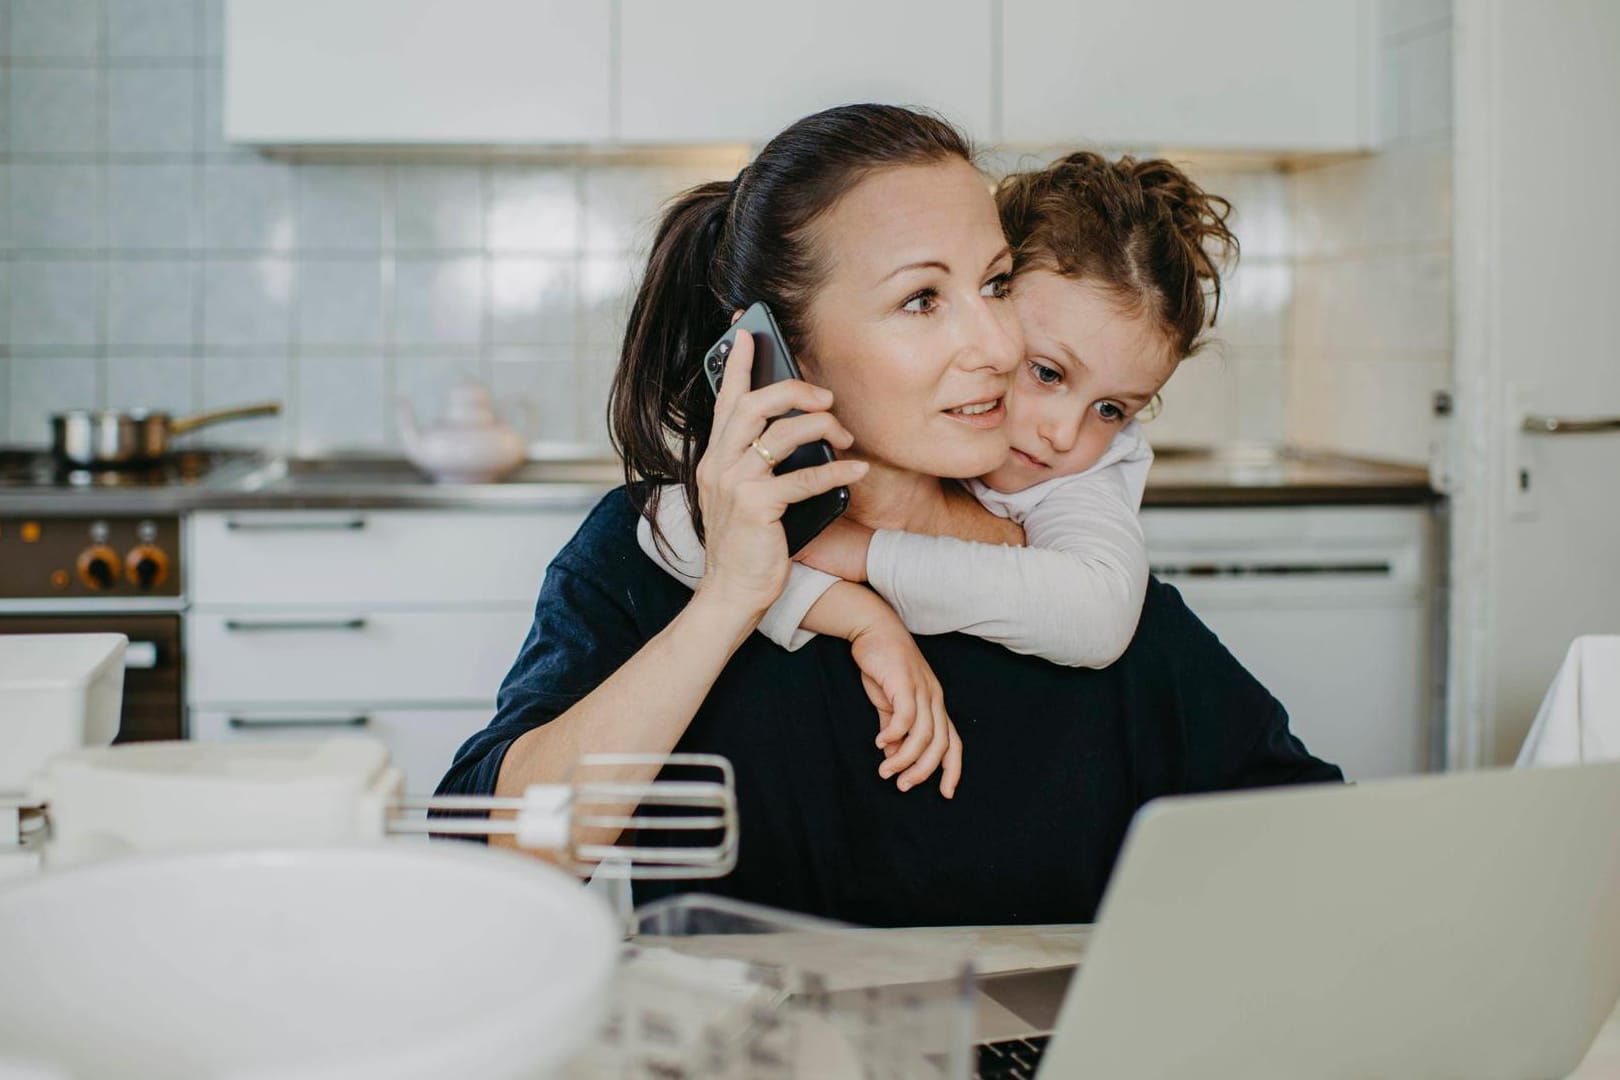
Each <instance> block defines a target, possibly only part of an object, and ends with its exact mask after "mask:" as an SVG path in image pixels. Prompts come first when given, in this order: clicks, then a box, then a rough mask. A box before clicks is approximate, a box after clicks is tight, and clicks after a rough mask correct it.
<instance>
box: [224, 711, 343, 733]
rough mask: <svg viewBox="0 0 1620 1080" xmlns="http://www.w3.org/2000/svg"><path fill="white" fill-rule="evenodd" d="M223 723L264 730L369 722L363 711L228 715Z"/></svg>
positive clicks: (239, 728)
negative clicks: (341, 714)
mask: <svg viewBox="0 0 1620 1080" xmlns="http://www.w3.org/2000/svg"><path fill="white" fill-rule="evenodd" d="M225 723H226V724H227V725H228V726H230V727H231V728H233V729H235V730H237V731H264V730H268V729H271V728H280V729H286V728H357V727H365V726H366V725H367V724H369V723H371V717H370V716H367V715H366V714H364V713H357V714H355V715H353V716H230V717H226V719H225Z"/></svg>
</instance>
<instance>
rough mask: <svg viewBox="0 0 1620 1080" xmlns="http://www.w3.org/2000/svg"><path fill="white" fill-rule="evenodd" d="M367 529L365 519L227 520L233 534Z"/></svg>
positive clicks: (227, 525) (226, 523) (226, 526)
mask: <svg viewBox="0 0 1620 1080" xmlns="http://www.w3.org/2000/svg"><path fill="white" fill-rule="evenodd" d="M365 527H366V519H365V518H363V517H354V518H339V519H336V520H333V519H330V518H310V519H308V520H303V521H275V520H271V521H257V520H254V519H252V518H226V519H225V528H227V529H229V530H230V531H231V532H352V531H354V530H356V529H363V528H365Z"/></svg>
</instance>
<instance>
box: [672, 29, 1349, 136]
mask: <svg viewBox="0 0 1620 1080" xmlns="http://www.w3.org/2000/svg"><path fill="white" fill-rule="evenodd" d="M683 6H684V5H683ZM929 24H930V25H933V20H932V19H931V18H930V20H929ZM1376 44H1377V35H1376V27H1375V12H1374V11H1373V9H1372V3H1371V0H1311V2H1309V3H1301V2H1300V0H1226V2H1225V3H1218V4H1217V3H1211V2H1210V0H1152V2H1151V3H1122V2H1119V0H1003V2H1002V54H1001V68H1002V124H1001V128H1002V131H1001V135H1002V138H1003V139H1004V140H1005V141H1007V142H1010V143H1022V144H1032V143H1035V144H1051V143H1067V142H1073V141H1077V140H1078V141H1085V142H1092V143H1101V144H1106V145H1114V146H1148V147H1154V146H1170V147H1177V148H1185V149H1202V148H1212V149H1222V150H1254V151H1273V150H1275V151H1331V150H1358V149H1366V148H1369V147H1371V146H1372V145H1373V144H1374V141H1375V136H1376V126H1375V117H1376V115H1377V98H1376V95H1375V85H1376V81H1375V74H1376V70H1375V66H1376V55H1375V47H1376Z"/></svg>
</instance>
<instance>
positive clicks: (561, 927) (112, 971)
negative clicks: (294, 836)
mask: <svg viewBox="0 0 1620 1080" xmlns="http://www.w3.org/2000/svg"><path fill="white" fill-rule="evenodd" d="M618 942H619V933H618V931H617V928H616V926H615V924H614V921H613V918H612V916H611V915H610V913H609V912H608V909H607V908H606V906H605V905H603V904H602V903H601V902H600V901H599V900H597V899H596V898H595V897H593V896H591V895H590V894H589V893H587V892H586V890H585V889H584V888H582V887H581V886H580V885H579V884H578V883H577V882H576V881H574V880H573V879H572V878H570V877H568V876H567V875H566V874H564V873H562V872H561V871H559V870H556V869H554V868H552V867H549V866H546V865H544V864H541V863H538V862H536V861H534V860H532V859H529V858H526V857H523V856H518V855H511V854H507V853H505V852H499V851H488V850H485V849H482V848H476V849H475V848H473V847H472V846H471V845H467V846H465V847H464V846H462V845H459V844H454V845H452V844H448V843H443V844H435V845H431V846H425V847H423V846H416V845H404V844H377V845H373V846H369V847H354V848H324V849H319V850H285V851H258V852H230V853H198V854H185V855H165V856H153V857H141V858H128V859H121V860H113V861H109V862H103V863H97V864H93V865H88V866H84V867H80V868H75V869H71V870H65V871H59V872H56V873H49V874H45V875H43V876H41V877H38V878H35V879H32V880H29V881H26V882H24V883H22V884H20V885H16V886H12V887H8V888H5V889H0V956H3V957H5V962H4V963H0V1077H4V1076H6V1075H8V1068H9V1069H10V1070H11V1071H12V1073H14V1074H16V1075H32V1074H30V1073H29V1072H28V1069H30V1068H33V1069H36V1070H40V1069H42V1070H43V1072H42V1073H41V1074H42V1075H52V1074H53V1073H60V1074H62V1075H69V1076H74V1077H78V1078H86V1077H103V1076H107V1077H111V1076H116V1077H120V1078H128V1080H144V1078H155V1077H164V1078H172V1080H185V1078H192V1077H205V1076H206V1077H233V1078H248V1077H251V1078H253V1080H272V1078H273V1080H282V1078H288V1080H290V1078H292V1077H298V1078H300V1080H325V1078H332V1080H336V1078H338V1077H342V1078H345V1080H351V1078H352V1080H370V1078H378V1080H380V1078H384V1077H386V1078H389V1080H410V1078H415V1077H421V1078H424V1080H425V1078H430V1077H431V1078H434V1080H440V1078H443V1077H448V1076H478V1077H491V1078H493V1077H519V1076H522V1077H532V1076H543V1075H547V1073H548V1072H549V1071H550V1070H553V1069H555V1068H557V1067H558V1066H560V1065H561V1064H563V1063H564V1062H566V1061H567V1060H568V1059H569V1058H570V1057H572V1056H574V1055H575V1054H576V1053H577V1052H578V1051H579V1050H580V1049H581V1048H582V1047H583V1046H584V1044H585V1043H586V1042H587V1041H588V1040H590V1039H591V1038H593V1037H594V1036H595V1035H596V1033H597V1031H598V1029H599V1028H600V1026H601V1024H602V1022H603V1020H604V1018H605V1017H606V1015H607V1007H608V995H609V989H610V984H611V981H612V975H613V970H614V964H615V960H616V956H617V949H618ZM407 946H408V947H407Z"/></svg>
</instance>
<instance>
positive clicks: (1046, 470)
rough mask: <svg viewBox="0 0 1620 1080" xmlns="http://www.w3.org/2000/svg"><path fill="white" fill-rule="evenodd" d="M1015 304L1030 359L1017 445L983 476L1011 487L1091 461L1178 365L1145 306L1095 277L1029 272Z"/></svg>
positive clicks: (1017, 401) (1015, 414)
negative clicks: (1117, 295) (1121, 299)
mask: <svg viewBox="0 0 1620 1080" xmlns="http://www.w3.org/2000/svg"><path fill="white" fill-rule="evenodd" d="M1013 306H1014V308H1015V309H1016V310H1017V312H1018V321H1019V323H1020V325H1021V326H1022V327H1023V331H1024V357H1023V364H1022V367H1021V368H1020V370H1019V371H1018V373H1017V374H1016V375H1015V376H1014V377H1013V381H1012V386H1011V388H1010V389H1009V390H1008V394H1007V438H1008V442H1009V443H1010V444H1011V452H1010V453H1009V454H1008V455H1007V457H1006V459H1005V460H1004V461H1002V462H1001V463H999V464H998V466H997V467H996V468H994V469H992V470H990V471H988V472H987V473H986V474H985V475H984V476H983V477H982V478H981V479H982V480H983V481H984V483H985V484H986V485H988V486H989V487H991V488H993V489H994V490H996V491H1000V492H1003V493H1006V492H1014V491H1022V490H1024V489H1025V488H1027V487H1030V486H1032V485H1034V484H1038V483H1040V482H1041V481H1043V480H1050V479H1052V478H1053V477H1057V476H1070V475H1073V474H1074V473H1077V472H1084V471H1085V470H1086V469H1088V468H1090V467H1091V466H1092V465H1093V464H1094V463H1095V462H1096V461H1097V459H1098V458H1100V457H1102V455H1103V452H1104V451H1105V450H1107V449H1108V444H1109V443H1110V442H1111V441H1112V440H1113V438H1114V435H1115V434H1116V433H1117V432H1118V431H1119V429H1120V428H1122V427H1123V426H1125V423H1126V421H1128V420H1130V419H1131V418H1132V417H1133V416H1135V415H1136V414H1137V413H1138V412H1140V411H1142V409H1143V408H1145V407H1146V406H1147V404H1148V402H1150V401H1152V400H1153V395H1154V394H1156V393H1158V392H1159V388H1160V387H1162V386H1163V385H1164V384H1165V380H1167V379H1169V378H1170V374H1171V372H1173V371H1174V370H1175V367H1176V362H1175V357H1174V356H1173V355H1172V354H1171V350H1170V343H1169V341H1168V340H1167V339H1166V337H1165V335H1164V333H1163V332H1162V331H1161V330H1160V329H1159V328H1158V327H1157V326H1156V325H1155V324H1154V322H1153V320H1152V318H1151V317H1149V316H1148V314H1147V313H1146V312H1140V311H1136V312H1133V311H1129V310H1123V309H1121V307H1120V306H1119V304H1118V302H1117V301H1116V300H1115V299H1114V298H1113V297H1112V296H1110V295H1109V294H1108V292H1107V291H1105V290H1103V289H1101V288H1098V287H1097V286H1096V285H1093V284H1090V283H1088V282H1084V281H1077V280H1075V279H1074V278H1067V277H1063V276H1062V275H1060V274H1056V273H1052V272H1051V271H1047V270H1030V271H1027V272H1025V273H1024V274H1022V275H1020V276H1019V278H1018V282H1017V286H1016V288H1015V289H1014V290H1013Z"/></svg>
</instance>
